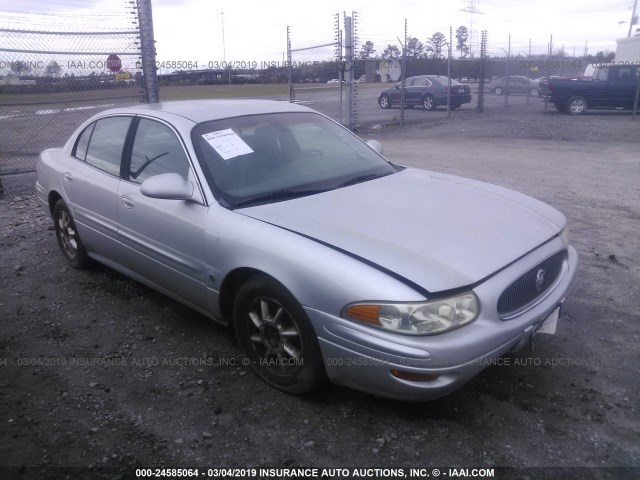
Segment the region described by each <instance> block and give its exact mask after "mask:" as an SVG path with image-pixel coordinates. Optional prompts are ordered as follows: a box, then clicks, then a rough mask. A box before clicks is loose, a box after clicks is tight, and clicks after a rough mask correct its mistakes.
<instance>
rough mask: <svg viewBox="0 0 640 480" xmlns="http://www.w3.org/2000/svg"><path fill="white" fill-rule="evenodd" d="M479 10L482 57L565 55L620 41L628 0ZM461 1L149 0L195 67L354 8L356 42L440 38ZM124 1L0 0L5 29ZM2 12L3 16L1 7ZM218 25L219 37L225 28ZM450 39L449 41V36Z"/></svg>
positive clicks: (300, 39) (246, 52)
mask: <svg viewBox="0 0 640 480" xmlns="http://www.w3.org/2000/svg"><path fill="white" fill-rule="evenodd" d="M474 3H475V5H476V8H477V10H479V11H480V12H482V14H475V15H473V20H474V22H475V29H476V30H477V31H480V30H482V29H486V30H487V31H488V34H489V53H490V54H494V55H501V54H503V49H505V50H506V49H507V44H508V37H509V34H511V50H512V53H513V54H514V55H517V54H518V53H526V52H527V51H528V49H529V40H531V43H532V51H533V53H543V52H546V49H547V43H548V41H549V37H550V35H553V40H554V47H555V48H556V49H559V48H561V47H563V46H564V49H565V51H566V52H567V53H568V54H569V55H571V54H572V53H573V52H574V51H575V53H576V55H581V54H582V53H583V52H584V48H585V42H586V45H587V48H588V52H589V53H596V52H597V51H598V50H605V49H608V50H615V46H616V43H615V40H616V38H621V37H625V36H626V35H627V31H628V28H629V23H628V22H629V20H630V17H631V8H632V6H633V0H580V1H577V0H569V1H566V0H565V1H558V0H535V1H527V2H525V1H518V0H515V1H514V0H479V1H475V2H474ZM468 5H469V1H465V0H450V1H444V2H443V1H437V2H436V1H433V0H432V1H426V0H396V1H395V2H393V3H392V2H379V3H377V2H372V1H371V0H350V1H345V0H322V1H318V2H299V1H291V0H271V1H260V0H237V1H235V2H216V1H212V0H152V6H153V16H154V19H153V20H154V26H155V36H156V42H157V53H158V60H159V61H178V60H182V61H198V62H199V64H200V65H201V66H204V65H205V64H207V63H209V62H221V61H223V60H227V61H230V60H232V61H234V62H243V61H244V62H258V63H260V62H263V61H267V60H270V61H273V60H275V61H282V60H283V55H284V51H285V50H286V28H287V26H290V27H291V38H292V44H293V47H294V48H300V47H308V46H314V45H321V44H326V43H329V42H331V41H333V37H334V32H335V29H334V25H333V23H334V16H335V14H336V13H338V12H339V13H340V19H341V20H340V21H341V24H342V17H343V13H344V12H345V9H348V10H346V13H347V15H350V14H351V12H352V11H356V12H358V14H359V22H358V33H359V38H360V41H361V42H365V41H367V40H370V41H372V42H373V43H374V45H375V48H376V49H377V51H378V52H382V50H384V48H385V47H386V45H388V44H394V45H398V42H399V40H398V37H400V38H402V37H403V34H404V21H405V19H407V21H408V34H409V36H410V37H417V38H418V39H420V40H421V41H425V40H426V39H427V38H428V37H430V36H431V35H432V34H433V33H435V32H437V31H441V32H443V33H445V34H447V35H448V32H449V27H453V30H454V32H455V29H456V28H457V27H458V26H460V25H466V26H469V21H470V15H469V14H468V13H464V12H462V11H461V9H464V8H466V7H467V6H468ZM125 7H127V8H130V5H129V1H128V0H47V1H41V0H3V1H2V3H1V4H0V11H2V12H4V13H3V15H2V20H0V23H3V24H4V25H3V26H4V27H5V28H6V27H7V26H8V27H12V28H33V29H55V28H61V27H64V26H65V25H66V27H67V28H65V29H68V28H69V27H68V25H70V24H73V25H75V26H74V27H73V28H76V29H78V30H87V29H91V28H103V27H104V26H105V25H106V26H109V27H110V28H111V27H113V28H122V27H127V28H129V27H130V26H131V24H130V16H127V15H130V14H126V15H125V14H123V12H125ZM6 12H9V13H6ZM223 22H224V42H223V28H222V25H223ZM454 41H455V39H454ZM331 55H332V48H331V47H325V48H318V49H313V50H307V51H304V52H300V53H297V54H296V56H295V57H294V60H296V59H297V60H322V59H327V58H329V57H331Z"/></svg>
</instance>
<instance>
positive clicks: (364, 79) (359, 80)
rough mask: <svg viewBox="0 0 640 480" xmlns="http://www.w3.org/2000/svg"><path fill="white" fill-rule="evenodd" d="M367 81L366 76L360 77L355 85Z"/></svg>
mask: <svg viewBox="0 0 640 480" xmlns="http://www.w3.org/2000/svg"><path fill="white" fill-rule="evenodd" d="M366 81H367V76H366V75H360V78H358V80H356V83H365V82H366Z"/></svg>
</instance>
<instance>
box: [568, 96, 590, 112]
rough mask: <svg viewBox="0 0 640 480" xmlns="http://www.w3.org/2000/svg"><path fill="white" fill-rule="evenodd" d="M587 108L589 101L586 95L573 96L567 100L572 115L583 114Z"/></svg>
mask: <svg viewBox="0 0 640 480" xmlns="http://www.w3.org/2000/svg"><path fill="white" fill-rule="evenodd" d="M586 109H587V101H586V100H585V99H584V97H579V96H576V97H571V98H570V99H569V101H568V102H567V112H569V113H570V114H571V115H582V114H583V113H584V112H585V110H586Z"/></svg>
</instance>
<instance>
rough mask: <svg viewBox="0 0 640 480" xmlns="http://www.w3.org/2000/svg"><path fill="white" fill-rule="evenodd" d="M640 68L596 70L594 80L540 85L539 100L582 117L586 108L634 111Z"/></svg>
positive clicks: (561, 80)
mask: <svg viewBox="0 0 640 480" xmlns="http://www.w3.org/2000/svg"><path fill="white" fill-rule="evenodd" d="M639 78H640V67H638V65H633V64H621V65H601V66H596V67H595V68H594V70H593V73H592V76H591V77H590V78H588V79H586V80H585V79H583V80H580V79H579V77H572V78H552V79H550V80H549V83H548V84H547V81H546V79H545V80H543V81H541V82H540V98H541V99H542V100H544V99H545V98H546V99H547V100H548V101H549V102H551V103H553V104H554V106H555V107H556V108H557V109H558V110H559V111H561V112H566V113H570V114H572V115H580V114H582V113H584V112H585V111H586V110H587V108H625V109H628V110H631V109H632V108H633V106H634V102H635V98H636V89H637V82H638V79H639Z"/></svg>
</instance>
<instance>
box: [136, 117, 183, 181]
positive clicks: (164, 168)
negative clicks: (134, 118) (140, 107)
mask: <svg viewBox="0 0 640 480" xmlns="http://www.w3.org/2000/svg"><path fill="white" fill-rule="evenodd" d="M161 173H177V174H179V175H180V176H181V177H182V178H184V179H185V180H187V177H188V174H189V160H188V159H187V155H186V153H185V152H184V148H183V147H182V142H180V139H179V138H178V137H177V136H176V134H175V133H174V132H173V130H171V128H169V127H168V126H166V125H164V124H162V123H160V122H156V121H153V120H148V119H146V118H142V119H140V123H138V128H137V129H136V136H135V139H134V141H133V148H132V150H131V162H130V164H129V171H128V172H127V175H126V178H127V179H128V180H129V181H131V182H134V183H142V182H144V181H145V180H146V179H147V178H149V177H153V176H154V175H159V174H161Z"/></svg>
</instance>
